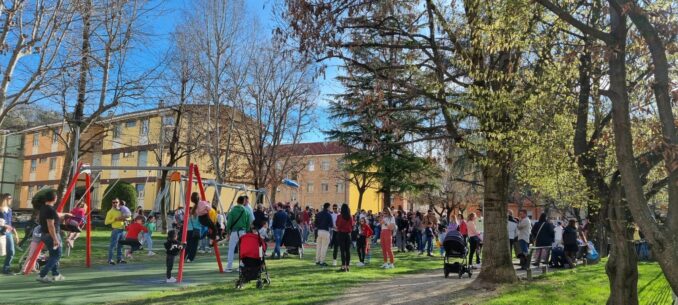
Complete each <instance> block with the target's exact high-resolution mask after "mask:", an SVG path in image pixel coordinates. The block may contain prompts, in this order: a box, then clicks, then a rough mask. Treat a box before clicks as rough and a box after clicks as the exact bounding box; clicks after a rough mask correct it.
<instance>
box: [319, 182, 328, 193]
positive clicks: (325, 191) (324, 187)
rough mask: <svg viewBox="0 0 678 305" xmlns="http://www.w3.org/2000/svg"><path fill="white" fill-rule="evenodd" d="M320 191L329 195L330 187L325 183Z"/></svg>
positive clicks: (321, 185)
mask: <svg viewBox="0 0 678 305" xmlns="http://www.w3.org/2000/svg"><path fill="white" fill-rule="evenodd" d="M320 191H321V192H323V193H327V192H329V191H330V185H329V184H328V183H326V182H323V183H321V184H320Z"/></svg>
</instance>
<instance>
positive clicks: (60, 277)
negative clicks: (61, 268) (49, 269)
mask: <svg viewBox="0 0 678 305" xmlns="http://www.w3.org/2000/svg"><path fill="white" fill-rule="evenodd" d="M65 280H66V277H65V276H63V275H61V274H59V275H57V276H53V277H52V281H54V282H59V281H65Z"/></svg>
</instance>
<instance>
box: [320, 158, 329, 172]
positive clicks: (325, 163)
mask: <svg viewBox="0 0 678 305" xmlns="http://www.w3.org/2000/svg"><path fill="white" fill-rule="evenodd" d="M320 169H322V170H324V171H328V170H330V161H328V160H322V161H321V162H320Z"/></svg>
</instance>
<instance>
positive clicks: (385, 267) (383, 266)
mask: <svg viewBox="0 0 678 305" xmlns="http://www.w3.org/2000/svg"><path fill="white" fill-rule="evenodd" d="M379 268H383V269H388V263H384V264H383V265H381V266H380V267H379Z"/></svg>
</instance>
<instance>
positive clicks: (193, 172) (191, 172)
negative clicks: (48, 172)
mask: <svg viewBox="0 0 678 305" xmlns="http://www.w3.org/2000/svg"><path fill="white" fill-rule="evenodd" d="M144 169H149V170H165V169H167V170H177V171H187V172H188V183H187V190H186V193H185V195H186V197H185V199H186V201H185V207H190V199H191V198H190V193H191V186H192V183H193V178H194V177H195V179H196V182H197V184H198V187H199V189H200V196H201V198H202V200H205V190H204V187H203V183H202V179H201V178H200V171H199V170H198V166H197V165H194V164H190V165H189V166H188V167H148V166H146V167H144V166H140V167H132V166H127V167H126V166H89V165H84V164H82V163H79V164H78V166H77V167H76V171H75V174H74V175H73V177H72V179H71V181H70V183H69V185H68V187H67V188H66V192H65V193H64V195H63V197H62V198H61V201H60V202H59V204H58V205H57V207H56V211H57V212H61V211H63V209H64V206H65V205H66V202H67V201H68V199H69V198H70V196H71V194H72V193H73V190H74V189H75V185H76V184H77V182H78V177H79V176H80V175H81V174H85V190H86V192H85V202H86V205H87V209H88V211H91V210H92V200H91V187H92V179H91V172H92V171H93V170H98V171H102V170H144ZM188 217H189V213H185V215H184V219H183V222H184V226H183V230H182V232H181V233H182V234H181V241H182V243H186V238H187V236H186V235H187V227H188ZM91 224H92V221H91V213H87V221H86V232H87V239H86V245H87V246H86V249H85V255H86V256H85V265H86V267H88V268H89V267H91V252H92V248H91V247H92V243H91ZM213 246H214V252H215V255H216V259H217V265H218V266H219V272H222V273H223V272H224V271H223V266H222V264H221V257H220V254H219V248H218V246H217V244H216V242H214V243H213ZM43 247H44V243H43V242H42V241H40V242H39V243H38V244H37V246H36V247H35V249H34V251H33V253H31V255H30V257H29V259H28V262H27V263H26V264H25V265H24V267H23V273H24V275H28V274H30V273H31V271H32V270H33V267H34V265H35V263H36V261H37V260H38V256H39V255H40V253H41V251H42V249H43ZM185 256H186V250H185V249H182V250H181V254H180V260H179V270H178V275H177V282H179V283H180V282H181V281H182V278H183V269H184V259H185Z"/></svg>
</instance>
